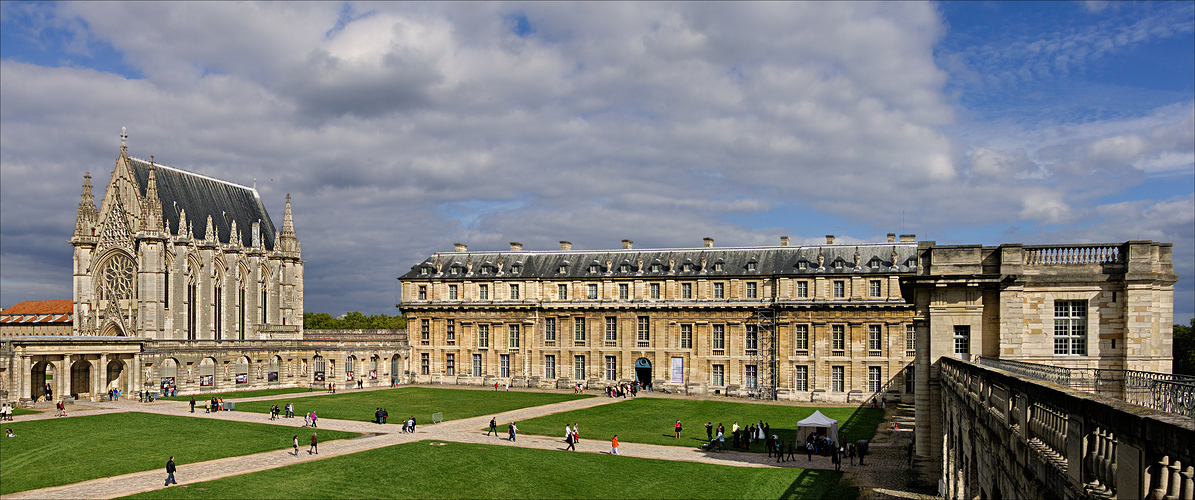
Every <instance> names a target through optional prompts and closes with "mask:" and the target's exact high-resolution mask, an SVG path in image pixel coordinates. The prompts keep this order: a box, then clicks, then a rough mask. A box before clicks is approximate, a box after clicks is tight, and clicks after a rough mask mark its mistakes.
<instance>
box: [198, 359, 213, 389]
mask: <svg viewBox="0 0 1195 500" xmlns="http://www.w3.org/2000/svg"><path fill="white" fill-rule="evenodd" d="M215 386H216V360H215V359H212V358H203V361H200V362H199V387H200V388H204V387H215Z"/></svg>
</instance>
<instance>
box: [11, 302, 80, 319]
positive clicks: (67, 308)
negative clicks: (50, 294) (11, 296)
mask: <svg viewBox="0 0 1195 500" xmlns="http://www.w3.org/2000/svg"><path fill="white" fill-rule="evenodd" d="M74 312H75V302H74V301H73V300H70V299H64V300H26V301H24V302H18V303H17V304H16V305H14V306H12V307H9V308H8V309H5V310H3V311H0V315H9V314H73V313H74Z"/></svg>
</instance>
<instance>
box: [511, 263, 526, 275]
mask: <svg viewBox="0 0 1195 500" xmlns="http://www.w3.org/2000/svg"><path fill="white" fill-rule="evenodd" d="M522 270H523V266H522V265H520V264H515V265H513V266H510V272H511V274H519V271H522Z"/></svg>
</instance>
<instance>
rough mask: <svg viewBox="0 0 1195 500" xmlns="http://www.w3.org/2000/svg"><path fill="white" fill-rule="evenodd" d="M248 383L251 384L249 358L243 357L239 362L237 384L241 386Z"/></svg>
mask: <svg viewBox="0 0 1195 500" xmlns="http://www.w3.org/2000/svg"><path fill="white" fill-rule="evenodd" d="M248 383H249V358H248V357H247V356H241V358H240V359H238V360H237V373H236V384H237V385H240V384H248Z"/></svg>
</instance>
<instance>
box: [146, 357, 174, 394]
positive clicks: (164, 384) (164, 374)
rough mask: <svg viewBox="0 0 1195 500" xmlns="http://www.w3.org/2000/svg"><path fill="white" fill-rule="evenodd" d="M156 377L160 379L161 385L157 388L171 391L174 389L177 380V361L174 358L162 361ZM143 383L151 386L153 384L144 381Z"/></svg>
mask: <svg viewBox="0 0 1195 500" xmlns="http://www.w3.org/2000/svg"><path fill="white" fill-rule="evenodd" d="M158 377H159V378H160V379H161V385H159V386H158V387H159V388H161V389H173V388H174V387H176V385H175V384H176V383H177V380H178V378H177V377H178V361H177V360H175V359H174V358H166V359H165V360H164V361H162V368H161V370H160V371H159V372H158ZM145 383H146V384H147V385H148V384H152V383H153V382H152V381H150V380H146V381H145Z"/></svg>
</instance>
